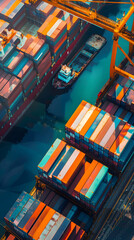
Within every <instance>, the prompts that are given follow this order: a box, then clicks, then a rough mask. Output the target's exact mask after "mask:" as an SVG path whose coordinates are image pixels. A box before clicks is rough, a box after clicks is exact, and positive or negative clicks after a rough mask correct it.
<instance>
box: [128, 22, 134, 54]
mask: <svg viewBox="0 0 134 240" xmlns="http://www.w3.org/2000/svg"><path fill="white" fill-rule="evenodd" d="M131 31H132V33H133V34H134V20H133V25H132V30H131ZM133 54H134V45H133V44H132V43H129V56H130V57H132V56H133Z"/></svg>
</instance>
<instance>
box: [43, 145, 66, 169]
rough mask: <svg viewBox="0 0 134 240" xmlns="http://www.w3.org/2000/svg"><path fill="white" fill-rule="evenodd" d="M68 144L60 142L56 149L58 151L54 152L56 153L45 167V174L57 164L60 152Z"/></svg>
mask: <svg viewBox="0 0 134 240" xmlns="http://www.w3.org/2000/svg"><path fill="white" fill-rule="evenodd" d="M66 145H67V144H66V143H65V142H63V141H61V142H60V144H59V146H58V147H57V148H56V150H55V151H54V153H53V154H52V155H51V157H50V158H49V160H48V161H47V163H46V164H45V166H44V167H43V170H44V171H45V172H48V171H49V169H50V168H51V167H52V165H53V163H54V162H55V160H56V158H57V157H58V156H59V154H60V152H61V151H62V150H63V148H64V147H65V146H66Z"/></svg>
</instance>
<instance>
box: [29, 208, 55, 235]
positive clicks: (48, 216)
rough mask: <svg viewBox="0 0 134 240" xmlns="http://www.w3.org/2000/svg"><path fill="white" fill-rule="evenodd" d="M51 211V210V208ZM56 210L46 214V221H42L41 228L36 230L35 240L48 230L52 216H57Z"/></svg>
mask: <svg viewBox="0 0 134 240" xmlns="http://www.w3.org/2000/svg"><path fill="white" fill-rule="evenodd" d="M49 209H50V208H49ZM55 212H56V211H55V210H53V209H52V208H51V209H50V210H49V212H48V213H47V214H45V217H44V219H43V220H42V222H41V224H40V225H39V227H38V228H37V229H36V231H35V232H34V234H33V236H32V237H33V239H35V240H38V239H39V237H40V235H41V233H42V232H43V230H44V229H45V228H46V226H47V224H48V223H49V221H50V220H51V218H52V216H53V215H54V214H55Z"/></svg>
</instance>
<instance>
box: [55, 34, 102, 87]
mask: <svg viewBox="0 0 134 240" xmlns="http://www.w3.org/2000/svg"><path fill="white" fill-rule="evenodd" d="M105 44H106V39H105V38H104V37H102V36H100V35H98V34H94V35H92V36H91V37H90V38H89V39H88V40H87V41H86V43H85V45H84V46H82V47H81V48H80V49H79V51H78V52H77V53H76V54H75V55H74V56H73V58H72V59H71V60H70V61H69V62H68V63H67V64H66V65H62V66H61V69H60V71H59V72H58V73H57V74H56V76H55V78H54V79H53V80H52V86H53V87H54V88H55V89H57V90H63V89H66V88H68V87H69V86H71V85H72V84H73V83H74V82H75V81H76V79H77V78H78V77H79V75H80V74H81V73H82V72H83V70H84V69H85V68H86V67H87V65H88V64H89V63H90V62H91V61H92V60H93V58H94V57H95V56H96V55H97V54H98V52H99V51H100V50H101V49H102V47H103V46H104V45H105Z"/></svg>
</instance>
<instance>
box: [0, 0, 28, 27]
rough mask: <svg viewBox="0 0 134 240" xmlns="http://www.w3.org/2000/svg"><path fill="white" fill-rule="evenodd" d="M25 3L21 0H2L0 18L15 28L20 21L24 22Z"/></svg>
mask: <svg viewBox="0 0 134 240" xmlns="http://www.w3.org/2000/svg"><path fill="white" fill-rule="evenodd" d="M25 17H26V11H25V5H24V3H23V2H21V0H4V1H2V3H1V5H0V18H1V19H3V20H5V21H7V22H9V23H10V24H11V26H12V27H13V28H16V27H17V26H18V25H20V24H21V22H23V23H24V22H25Z"/></svg>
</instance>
